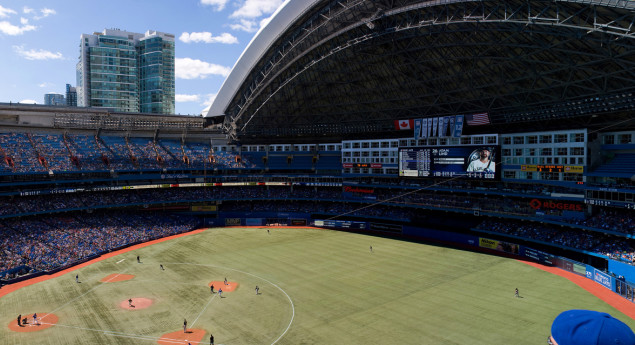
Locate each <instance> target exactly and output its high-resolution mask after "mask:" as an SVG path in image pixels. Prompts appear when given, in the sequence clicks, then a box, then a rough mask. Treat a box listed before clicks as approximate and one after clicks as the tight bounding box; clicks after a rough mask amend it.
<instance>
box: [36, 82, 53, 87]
mask: <svg viewBox="0 0 635 345" xmlns="http://www.w3.org/2000/svg"><path fill="white" fill-rule="evenodd" d="M38 86H39V87H50V86H53V84H51V83H48V82H43V83H40V84H38Z"/></svg>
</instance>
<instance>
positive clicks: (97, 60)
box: [77, 29, 175, 114]
mask: <svg viewBox="0 0 635 345" xmlns="http://www.w3.org/2000/svg"><path fill="white" fill-rule="evenodd" d="M174 85H175V82H174V35H171V34H166V33H162V32H157V31H147V32H146V33H145V34H139V33H132V32H126V31H122V30H118V29H106V30H104V31H103V33H97V32H96V33H94V34H92V35H88V34H83V35H82V36H81V47H80V59H79V63H78V64H77V105H78V106H80V107H82V106H84V107H105V108H113V109H115V111H118V112H135V113H136V112H142V113H156V114H174Z"/></svg>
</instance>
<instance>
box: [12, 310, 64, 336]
mask: <svg viewBox="0 0 635 345" xmlns="http://www.w3.org/2000/svg"><path fill="white" fill-rule="evenodd" d="M37 314H38V315H44V316H43V317H41V318H38V321H39V323H40V324H39V325H37V324H34V323H33V314H28V315H27V314H22V318H25V317H26V319H27V321H28V322H29V323H27V324H26V325H22V326H18V319H17V317H18V316H17V315H16V318H15V319H14V320H13V321H11V323H10V324H9V329H10V330H12V331H14V332H37V331H41V330H44V329H47V328H51V327H53V326H55V324H57V322H58V321H59V318H58V317H57V315H55V314H47V313H37Z"/></svg>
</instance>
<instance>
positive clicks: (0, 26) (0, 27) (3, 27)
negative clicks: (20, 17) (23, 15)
mask: <svg viewBox="0 0 635 345" xmlns="http://www.w3.org/2000/svg"><path fill="white" fill-rule="evenodd" d="M35 29H37V26H34V25H23V26H15V25H13V24H11V23H9V22H7V21H1V22H0V33H3V34H5V35H9V36H17V35H22V34H23V33H25V32H27V31H33V30H35Z"/></svg>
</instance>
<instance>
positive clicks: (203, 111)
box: [201, 93, 217, 116]
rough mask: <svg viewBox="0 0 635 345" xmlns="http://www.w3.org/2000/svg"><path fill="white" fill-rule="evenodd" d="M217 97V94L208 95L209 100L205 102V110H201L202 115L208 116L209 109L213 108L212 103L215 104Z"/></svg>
mask: <svg viewBox="0 0 635 345" xmlns="http://www.w3.org/2000/svg"><path fill="white" fill-rule="evenodd" d="M216 95H217V94H216V93H210V94H208V95H207V99H205V101H204V102H203V105H204V106H205V108H203V110H201V115H203V116H205V115H207V112H208V111H209V108H211V107H212V103H214V100H215V99H216Z"/></svg>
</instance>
